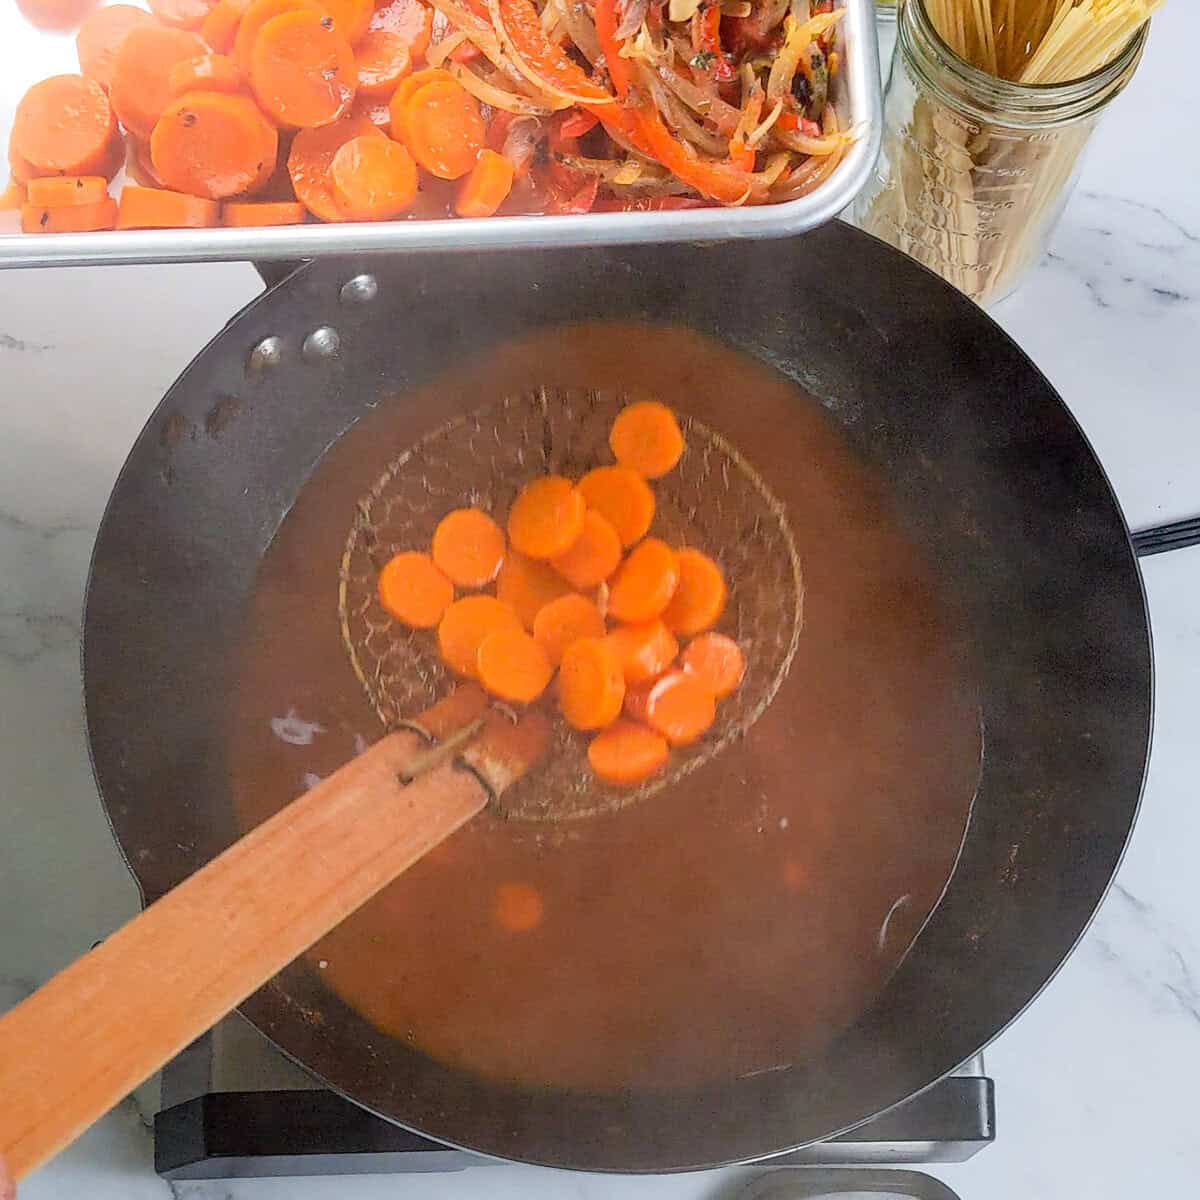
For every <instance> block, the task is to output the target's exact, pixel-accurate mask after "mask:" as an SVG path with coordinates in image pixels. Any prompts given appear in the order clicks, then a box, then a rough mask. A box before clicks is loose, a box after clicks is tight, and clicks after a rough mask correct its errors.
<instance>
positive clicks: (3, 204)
mask: <svg viewBox="0 0 1200 1200" xmlns="http://www.w3.org/2000/svg"><path fill="white" fill-rule="evenodd" d="M26 195H27V193H26V191H25V184H23V183H21V182H20V180H17V179H10V180H9V181H8V184H7V186H6V187H5V189H4V191H2V192H0V212H16V211H17V210H19V209H20V207H21V205H22V204H24V203H25V198H26Z"/></svg>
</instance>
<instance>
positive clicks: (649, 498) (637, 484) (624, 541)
mask: <svg viewBox="0 0 1200 1200" xmlns="http://www.w3.org/2000/svg"><path fill="white" fill-rule="evenodd" d="M579 490H580V491H581V492H582V493H583V498H584V500H586V501H587V506H588V508H591V509H595V511H596V512H598V513H599V514H600V515H601V516H602V517H604V518H605V520H607V521H608V523H609V524H610V525H611V526H612V527H613V528H614V529H615V530H616V531H617V536H618V537H619V538H620V539H621V545H622V546H627V547H628V546H632V545H633V544H634V542H636V541H639V540H640V539H641V538H643V537H645V535H646V530H648V529H649V528H650V522H651V521H653V520H654V493H653V492H652V491H651V490H650V485H649V484H648V483H647V482H646V481H645V480H644V479H643V478H642V477H641V476H640V475H639V474H638V473H637V472H636V471H631V470H630V469H629V468H628V467H597V468H596V469H595V470H594V471H589V472H588V473H587V474H586V475H585V476H584V477H583V478H582V479H581V480H580V481H579Z"/></svg>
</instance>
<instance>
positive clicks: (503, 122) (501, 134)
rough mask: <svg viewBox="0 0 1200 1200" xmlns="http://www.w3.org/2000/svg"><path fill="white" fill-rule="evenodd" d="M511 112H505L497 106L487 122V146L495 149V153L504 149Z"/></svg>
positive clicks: (499, 152) (511, 118) (511, 117)
mask: <svg viewBox="0 0 1200 1200" xmlns="http://www.w3.org/2000/svg"><path fill="white" fill-rule="evenodd" d="M513 116H514V114H513V113H510V112H505V111H504V109H502V108H497V109H495V110H494V111H493V113H492V119H491V120H490V121H489V122H488V131H487V146H488V149H489V150H495V152H496V153H497V154H501V153H503V151H504V140H505V138H507V137H508V127H509V126H510V125H511V124H512V123H513Z"/></svg>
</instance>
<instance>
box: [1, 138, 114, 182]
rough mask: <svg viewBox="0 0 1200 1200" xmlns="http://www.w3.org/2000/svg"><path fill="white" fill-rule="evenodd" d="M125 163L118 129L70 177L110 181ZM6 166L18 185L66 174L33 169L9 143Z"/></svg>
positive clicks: (38, 168) (39, 168)
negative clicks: (94, 154) (96, 152)
mask: <svg viewBox="0 0 1200 1200" xmlns="http://www.w3.org/2000/svg"><path fill="white" fill-rule="evenodd" d="M124 161H125V139H124V138H123V137H122V136H121V131H120V130H119V129H118V130H116V131H115V132H114V133H113V136H112V137H111V138H110V139H109V141H108V145H107V146H106V147H105V148H104V150H102V151H101V152H100V154H99V155H97V157H96V158H94V159H89V160H88V162H87V164H86V165H85V166H83V167H81V168H80V169H79V170H77V171H71V172H70V174H71V175H101V176H103V177H104V178H105V179H109V180H111V179H112V177H113V176H114V175H115V174H116V173H117V172H118V171H119V170H120V169H121V164H122V163H123V162H124ZM8 165H9V168H10V170H11V172H12V177H13V179H15V180H16V181H17V182H18V183H28V182H29V181H30V180H32V179H49V178H52V177H53V178H57V177H60V176H63V175H66V174H68V172H65V171H54V170H47V169H45V168H43V167H35V166H34V165H33V163H31V162H30V161H29V160H28V159H25V158H22V157H21V156H20V155H19V154H18V153H17V152H16V151H15V150H14V149H13V147H12V143H11V142H10V143H9V147H8Z"/></svg>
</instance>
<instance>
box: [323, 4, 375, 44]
mask: <svg viewBox="0 0 1200 1200" xmlns="http://www.w3.org/2000/svg"><path fill="white" fill-rule="evenodd" d="M315 2H316V5H317V7H318V8H319V9H320V12H321V16H323V17H329V18H330V19H331V20H332V21H333V27H334V29H336V30H337V32H338V33H340V34H341V35H342V37H344V38H345V39H346V41H348V42H351V43H357V42H358V39H359V38H360V37H362V35H363V34H364V33H366V32H367V27H368V26H369V25H370V24H371V18H372V17H373V16H374V15H375V3H374V0H315Z"/></svg>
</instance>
